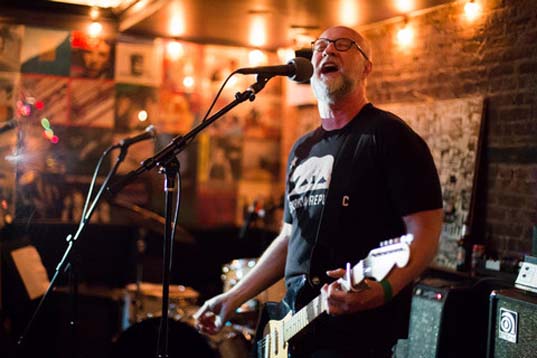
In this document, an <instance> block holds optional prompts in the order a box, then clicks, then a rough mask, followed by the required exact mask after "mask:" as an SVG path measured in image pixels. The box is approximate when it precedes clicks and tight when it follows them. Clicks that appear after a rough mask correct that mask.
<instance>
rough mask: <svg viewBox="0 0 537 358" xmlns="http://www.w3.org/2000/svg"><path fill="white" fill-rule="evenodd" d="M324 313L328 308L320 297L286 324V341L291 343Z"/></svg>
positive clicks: (284, 329) (284, 330)
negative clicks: (292, 339)
mask: <svg viewBox="0 0 537 358" xmlns="http://www.w3.org/2000/svg"><path fill="white" fill-rule="evenodd" d="M324 311H326V307H325V306H324V305H323V301H322V299H321V296H320V295H319V296H317V297H315V298H314V299H313V300H312V301H311V302H310V303H308V304H307V305H306V306H304V307H303V308H302V309H301V310H300V311H298V312H297V313H295V314H294V315H293V316H292V317H291V318H290V319H289V320H288V321H287V322H285V326H284V328H283V333H284V339H285V340H286V341H289V340H290V339H291V338H293V337H294V336H295V335H296V334H297V333H298V332H300V331H301V330H302V329H304V327H306V326H307V325H308V324H310V323H311V322H312V321H313V320H314V319H315V318H317V317H318V316H319V315H320V314H321V313H323V312H324Z"/></svg>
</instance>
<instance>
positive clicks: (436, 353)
mask: <svg viewBox="0 0 537 358" xmlns="http://www.w3.org/2000/svg"><path fill="white" fill-rule="evenodd" d="M487 297H488V293H486V294H481V293H480V292H479V291H477V290H475V289H473V288H472V286H471V284H470V283H465V282H457V281H448V280H444V279H425V280H422V281H420V283H418V284H417V285H416V287H415V288H414V295H413V297H412V304H411V311H410V324H409V332H408V340H407V342H406V343H407V347H406V349H405V350H406V351H407V353H406V355H407V357H409V358H410V357H412V358H420V357H423V358H433V357H482V356H484V354H485V351H486V343H487V342H486V336H487V334H486V333H487V313H488V312H487Z"/></svg>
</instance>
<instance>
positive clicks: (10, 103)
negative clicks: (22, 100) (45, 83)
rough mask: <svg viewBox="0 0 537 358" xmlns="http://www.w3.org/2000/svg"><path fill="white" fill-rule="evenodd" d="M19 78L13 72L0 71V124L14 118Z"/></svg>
mask: <svg viewBox="0 0 537 358" xmlns="http://www.w3.org/2000/svg"><path fill="white" fill-rule="evenodd" d="M19 78H20V76H19V74H18V73H15V72H0V125H2V123H3V122H6V121H9V120H12V119H14V115H15V96H16V93H17V85H18V83H19ZM7 129H8V128H6V130H7Z"/></svg>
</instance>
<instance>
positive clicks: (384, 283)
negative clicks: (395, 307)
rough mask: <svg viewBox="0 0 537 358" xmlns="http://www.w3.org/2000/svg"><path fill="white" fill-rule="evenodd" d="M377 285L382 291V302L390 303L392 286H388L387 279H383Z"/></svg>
mask: <svg viewBox="0 0 537 358" xmlns="http://www.w3.org/2000/svg"><path fill="white" fill-rule="evenodd" d="M379 283H380V285H381V286H382V290H383V291H384V302H385V303H386V302H389V301H391V299H392V297H393V291H392V285H391V284H390V281H388V280H387V279H384V280H382V281H380V282H379Z"/></svg>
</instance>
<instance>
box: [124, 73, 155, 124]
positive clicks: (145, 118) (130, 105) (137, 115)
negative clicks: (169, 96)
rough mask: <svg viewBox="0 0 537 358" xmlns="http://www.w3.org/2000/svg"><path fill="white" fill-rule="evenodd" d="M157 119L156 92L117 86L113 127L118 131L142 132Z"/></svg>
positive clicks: (145, 87) (143, 87)
mask: <svg viewBox="0 0 537 358" xmlns="http://www.w3.org/2000/svg"><path fill="white" fill-rule="evenodd" d="M157 118H158V90H157V89H156V88H153V87H147V86H138V85H129V84H122V83H120V84H117V85H116V106H115V119H114V127H115V129H116V130H119V131H128V130H143V129H145V128H146V127H147V126H149V125H150V124H152V123H153V122H154V121H156V120H157Z"/></svg>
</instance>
